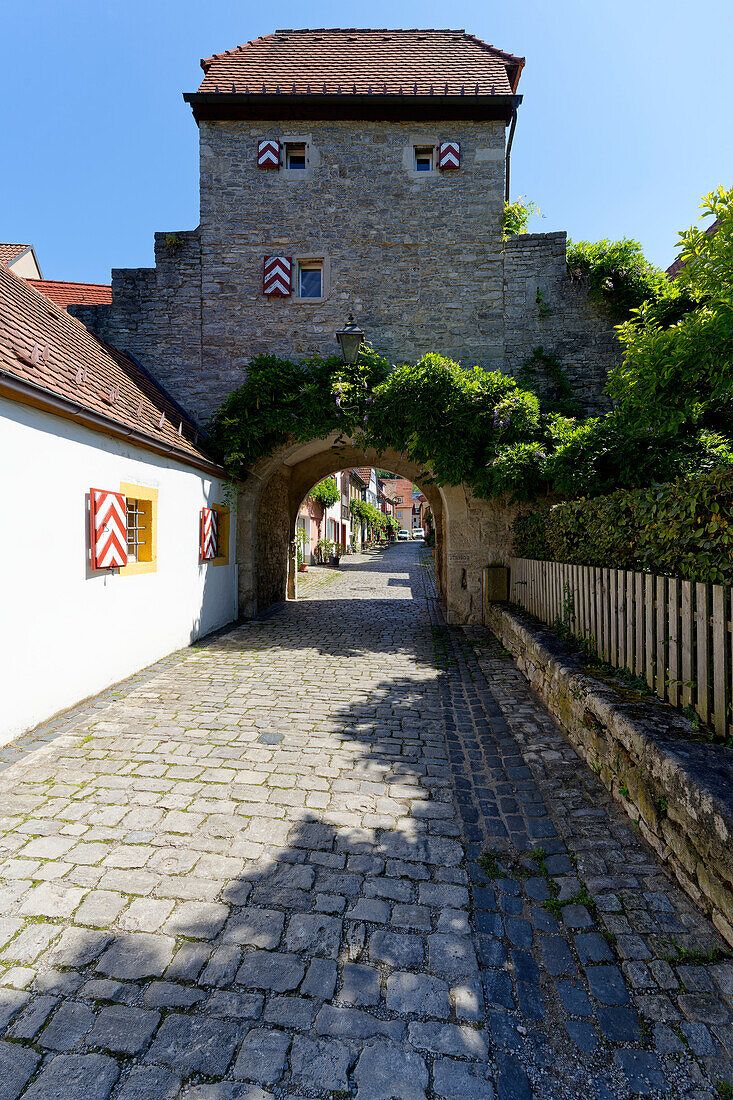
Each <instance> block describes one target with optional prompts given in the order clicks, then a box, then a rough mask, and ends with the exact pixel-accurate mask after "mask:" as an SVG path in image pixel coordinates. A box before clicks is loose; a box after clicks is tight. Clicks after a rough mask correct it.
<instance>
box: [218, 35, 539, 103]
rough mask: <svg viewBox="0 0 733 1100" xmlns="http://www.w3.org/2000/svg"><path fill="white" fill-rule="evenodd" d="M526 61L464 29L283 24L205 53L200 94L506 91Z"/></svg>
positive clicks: (512, 86)
mask: <svg viewBox="0 0 733 1100" xmlns="http://www.w3.org/2000/svg"><path fill="white" fill-rule="evenodd" d="M523 66H524V58H523V57H515V56H514V55H513V54H509V53H504V51H503V50H499V49H496V48H495V47H494V46H489V45H488V44H487V43H486V42H482V41H481V39H479V38H476V37H475V36H474V35H472V34H466V32H465V31H463V30H455V31H451V30H366V29H365V30H359V29H353V28H352V29H341V28H335V29H332V30H326V29H320V30H280V31H275V33H274V34H268V35H265V36H264V37H262V38H255V39H254V40H253V41H251V42H246V43H245V44H244V45H243V46H237V48H236V49H233V50H227V51H226V52H225V53H220V54H214V56H213V57H208V58H205V59H203V60H202V62H201V67H202V68H203V70H204V73H205V74H206V75H205V76H204V79H203V81H202V83H201V85H200V87H199V92H217V91H220V92H227V93H229V92H246V91H249V92H252V93H257V94H264V95H268V94H273V93H274V94H277V93H278V92H280V93H286V94H292V95H302V94H307V93H308V92H311V91H312V92H313V93H319V94H338V93H341V94H350V93H351V94H360V95H361V94H374V95H399V94H401V93H402V94H405V95H407V94H416V95H462V94H464V93H465V94H466V95H480V96H492V95H501V96H507V95H512V94H514V92H515V91H516V88H517V83H518V81H519V75H520V73H521V71H522V68H523Z"/></svg>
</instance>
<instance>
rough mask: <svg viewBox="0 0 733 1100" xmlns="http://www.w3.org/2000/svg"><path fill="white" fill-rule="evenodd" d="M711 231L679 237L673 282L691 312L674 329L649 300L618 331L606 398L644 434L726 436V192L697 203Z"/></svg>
mask: <svg viewBox="0 0 733 1100" xmlns="http://www.w3.org/2000/svg"><path fill="white" fill-rule="evenodd" d="M701 205H702V209H704V210H705V211H706V214H707V216H714V217H715V218H716V219H717V220H718V223H719V224H718V228H717V231H716V232H715V233H706V232H705V231H704V230H703V229H701V228H699V227H694V226H693V227H692V228H690V229H688V230H685V231H684V232H682V233H680V240H681V245H682V252H681V258H682V260H683V262H684V264H685V266H684V267H683V268H682V270H681V272H680V274H679V275H678V277H677V280H676V282H677V283H678V284H679V287H680V291H681V292H684V293H686V294H687V295H688V296H689V298H690V300H691V302H692V303H693V308H692V309H690V310H689V311H688V312H687V313H686V314H685V315H684V316H683V317H681V318H680V319H679V320H678V321H677V322H676V323H675V324H672V325H668V326H665V319H664V317H663V316H660V310H659V307H658V305H657V303H655V302H653V301H652V302H649V303H645V304H644V305H643V306H641V307H640V308H639V309H637V310H634V311H633V313H632V317H631V319H630V320H629V321H627V322H626V323H625V324H624V325H621V326H620V327H619V330H618V332H619V337H620V339H621V342H622V344H623V346H624V358H623V363H622V364H621V366H620V367H618V368H617V369H616V370H614V371H612V373H611V375H610V378H609V385H608V389H609V393H610V394H611V396H612V397H613V398H614V400H615V401H616V402H617V403H618V408H619V412H620V414H621V415H622V416H623V417H624V418H625V419H626V420H627V421H628V422H629V423H630V424H632V425H633V426H634V427H636V428H638V429H642V430H647V431H653V432H657V431H661V432H667V433H669V432H680V431H683V430H684V429H685V428H687V429H689V428H690V427H696V428H708V429H712V430H713V431H720V432H723V433H725V434H726V435H727V436H729V437H730V436H733V189H731V190H728V191H725V190H724V189H723V188H722V187H720V188H718V189H717V191H711V192H710V194H708V195H706V197H705V199H704V200H703V203H702V204H701Z"/></svg>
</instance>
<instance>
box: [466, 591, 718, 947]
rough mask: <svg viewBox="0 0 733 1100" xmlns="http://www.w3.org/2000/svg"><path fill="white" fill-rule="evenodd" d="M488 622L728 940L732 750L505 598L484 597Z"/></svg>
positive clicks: (572, 740) (629, 813)
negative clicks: (590, 665) (701, 737)
mask: <svg viewBox="0 0 733 1100" xmlns="http://www.w3.org/2000/svg"><path fill="white" fill-rule="evenodd" d="M486 625H487V626H488V627H490V629H491V630H493V632H494V633H495V634H496V635H497V636H498V637H499V638H500V639H501V641H502V642H503V644H504V646H505V647H506V648H507V649H508V650H510V651H511V653H512V654H513V656H514V658H515V660H516V663H517V667H518V668H519V669H520V671H521V672H523V673H524V675H525V676H526V677H527V679H528V680H529V682H530V684H531V685H532V687H533V688H534V689H535V691H537V692H538V694H539V695H540V696H541V697H542V699H543V700H544V702H545V703H546V705H547V706H548V708H549V709H550V711H551V712H552V714H553V715H554V716H555V717H556V718H557V720H558V722H559V723H560V725H561V727H562V729H563V731H564V732H565V733H566V735H567V736H568V738H569V739H570V741H571V742H572V744H573V745H574V746H575V748H576V750H577V751H578V753H579V754H580V756H582V757H583V759H584V760H585V761H586V762H587V763H588V764H589V765H590V766H591V767H592V768H593V770H594V771H595V772H597V774H598V775H599V776H600V778H601V779H602V781H603V783H604V784H605V785H606V787H607V788H608V789H609V790H610V791H611V793H612V794H613V795H614V796H615V797H616V798H617V799H618V801H619V802H620V804H621V805H622V806H623V808H624V809H625V811H626V812H627V813H628V815H629V816H630V817H631V818H632V820H633V821H635V822H636V823H637V825H638V828H639V830H640V832H641V833H642V835H643V836H644V838H645V839H646V840H647V841H648V842H649V844H651V846H652V848H654V850H655V852H656V853H657V854H658V855H659V857H660V858H661V859H663V860H664V861H665V862H666V863H668V864H669V866H670V867H671V869H672V870H673V871H674V873H675V875H676V877H677V879H678V880H679V882H680V884H681V885H682V887H683V888H684V889H685V890H686V891H687V893H688V894H689V895H690V897H692V898H693V900H694V901H695V902H697V904H698V905H699V906H700V907H701V908H702V909H703V910H704V911H705V912H706V913H707V914H709V915H710V916H711V918H712V921H713V924H714V925H715V927H716V928H717V929H718V931H719V932H720V933H721V935H723V936H724V937H725V939H726V940H727V941H728V943H730V944H732V945H733V888H732V887H733V848H731V838H732V837H733V750H730V749H726V748H722V747H721V746H720V745H711V744H709V743H707V742H703V741H695V740H691V735H693V728H692V725H691V723H690V722H688V721H687V719H686V718H684V717H683V716H682V715H680V714H678V713H677V712H676V711H675V710H673V709H672V708H671V707H670V706H668V705H667V704H665V703H661V702H659V701H657V700H655V699H654V698H653V697H649V696H643V695H640V694H639V693H638V692H634V691H631V690H629V689H627V688H625V687H624V686H623V684H621V683H619V682H618V681H617V680H616V679H615V678H614V677H611V676H609V677H608V678H605V677H603V676H602V675H598V676H596V675H590V674H589V672H588V670H587V669H586V668H585V667H584V666H583V663H582V661H581V659H580V658H579V657H577V656H575V655H574V654H573V653H571V652H570V650H569V649H568V647H567V646H565V645H564V644H563V643H562V642H561V641H560V640H559V639H558V638H557V637H556V636H555V635H554V634H552V633H551V632H550V631H549V630H547V629H545V628H543V627H542V626H541V625H540V624H537V623H536V622H534V621H533V620H531V619H530V618H528V617H527V616H525V615H524V614H521V613H519V612H515V611H513V610H511V609H510V608H509V607H508V606H507V605H505V604H489V605H488V609H487V618H486Z"/></svg>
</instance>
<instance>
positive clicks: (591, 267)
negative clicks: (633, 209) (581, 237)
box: [567, 237, 687, 321]
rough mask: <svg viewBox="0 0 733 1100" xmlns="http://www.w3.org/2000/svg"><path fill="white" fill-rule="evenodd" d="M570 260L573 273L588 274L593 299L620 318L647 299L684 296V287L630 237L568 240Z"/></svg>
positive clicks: (575, 275)
mask: <svg viewBox="0 0 733 1100" xmlns="http://www.w3.org/2000/svg"><path fill="white" fill-rule="evenodd" d="M567 261H568V273H569V275H570V277H571V278H580V277H584V278H585V279H586V281H587V284H588V295H589V297H590V300H591V301H592V302H593V303H594V304H595V305H596V306H598V307H599V309H601V310H602V311H603V312H604V313H606V314H607V315H608V316H609V317H612V318H613V319H614V320H616V321H625V320H626V319H627V318H628V317H629V315H630V314H631V311H632V310H634V309H638V308H639V307H640V306H642V305H643V304H644V302H647V301H654V302H665V303H671V302H675V303H676V302H678V300H679V299H681V298H683V295H682V292H681V289H680V288H679V287H675V286H673V285H670V283H669V281H668V279H667V277H666V275H665V274H664V272H663V271H662V270H661V269H660V268H658V267H654V265H653V264H650V263H649V262H648V260H646V259H645V258H644V253H643V252H642V250H641V245H640V244H639V242H638V241H632V240H629V239H628V238H626V237H624V238H623V240H620V241H608V240H604V241H595V242H590V241H568V248H567ZM683 301H684V303H687V299H686V298H684V299H683Z"/></svg>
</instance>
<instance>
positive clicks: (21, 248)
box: [0, 243, 30, 264]
mask: <svg viewBox="0 0 733 1100" xmlns="http://www.w3.org/2000/svg"><path fill="white" fill-rule="evenodd" d="M29 248H30V245H29V244H2V243H0V264H11V263H12V262H13V260H17V259H18V257H19V256H22V255H23V253H24V252H27V251H28V249H29Z"/></svg>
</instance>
